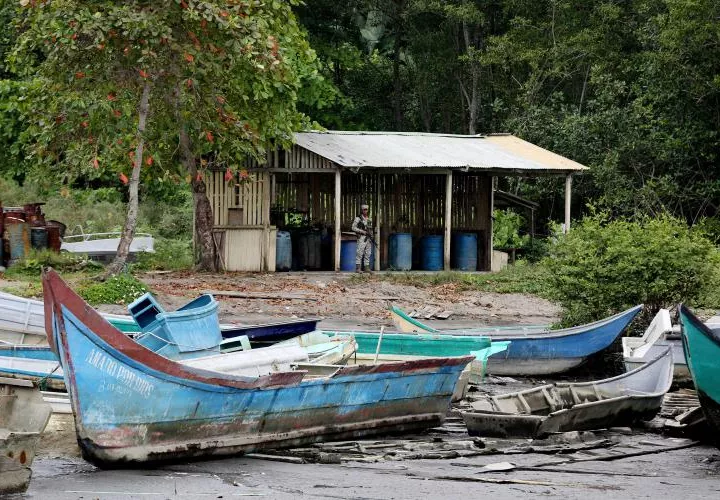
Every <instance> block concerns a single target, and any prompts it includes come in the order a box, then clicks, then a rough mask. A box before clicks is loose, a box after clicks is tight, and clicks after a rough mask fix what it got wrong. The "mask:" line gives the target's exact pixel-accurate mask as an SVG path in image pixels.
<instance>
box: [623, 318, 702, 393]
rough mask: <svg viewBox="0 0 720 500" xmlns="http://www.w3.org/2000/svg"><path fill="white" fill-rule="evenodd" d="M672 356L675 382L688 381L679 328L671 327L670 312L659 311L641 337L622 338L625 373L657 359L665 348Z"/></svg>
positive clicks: (688, 373)
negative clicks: (668, 349)
mask: <svg viewBox="0 0 720 500" xmlns="http://www.w3.org/2000/svg"><path fill="white" fill-rule="evenodd" d="M668 347H669V348H670V351H671V352H672V356H673V365H674V377H673V379H674V380H675V382H679V381H686V380H690V371H689V370H688V367H687V363H686V362H685V355H684V354H683V348H682V339H681V338H680V331H679V328H677V327H673V325H672V321H671V320H670V311H668V310H667V309H660V310H659V311H658V313H657V314H656V315H655V317H654V318H653V320H652V322H651V323H650V325H649V326H648V327H647V329H646V330H645V333H644V334H643V335H642V337H623V338H622V348H623V361H624V363H625V369H626V370H627V371H631V370H634V369H635V368H639V367H640V366H642V365H643V364H645V363H647V362H648V361H650V360H651V359H655V358H657V357H658V356H659V355H660V354H661V353H662V352H664V351H665V349H666V348H668Z"/></svg>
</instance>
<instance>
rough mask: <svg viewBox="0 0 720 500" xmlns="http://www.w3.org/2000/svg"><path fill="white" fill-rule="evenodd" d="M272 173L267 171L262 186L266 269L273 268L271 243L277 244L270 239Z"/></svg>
mask: <svg viewBox="0 0 720 500" xmlns="http://www.w3.org/2000/svg"><path fill="white" fill-rule="evenodd" d="M271 175H272V174H271V173H270V172H266V173H265V175H263V186H262V194H263V198H262V217H263V236H264V237H265V238H264V240H265V245H264V246H265V248H264V252H265V253H264V255H263V257H264V259H263V265H264V268H265V269H264V270H265V271H270V268H271V262H270V255H271V252H270V245H271V244H275V242H274V241H272V242H271V241H270V176H271Z"/></svg>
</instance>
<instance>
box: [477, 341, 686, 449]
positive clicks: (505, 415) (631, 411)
mask: <svg viewBox="0 0 720 500" xmlns="http://www.w3.org/2000/svg"><path fill="white" fill-rule="evenodd" d="M672 380H673V358H672V354H671V352H670V349H669V348H668V347H666V348H665V351H664V352H663V353H662V355H661V356H660V357H658V358H656V359H654V360H652V361H649V362H648V363H645V364H643V365H642V366H641V367H640V368H638V369H636V370H633V371H631V372H627V373H624V374H622V375H619V376H617V377H612V378H608V379H604V380H598V381H594V382H582V383H558V384H549V385H543V386H540V387H535V388H533V389H528V390H525V391H519V392H513V393H509V394H503V395H498V396H492V397H485V398H482V399H479V400H476V401H474V402H473V403H472V407H473V409H472V411H468V412H464V413H463V419H464V420H465V425H467V428H468V432H469V433H470V435H472V436H496V437H525V438H536V437H543V436H546V435H548V434H549V433H551V432H567V431H581V430H592V429H601V428H607V427H615V426H619V425H630V424H632V423H633V422H635V421H638V420H648V419H651V418H653V417H654V416H655V415H656V414H657V412H658V411H659V410H660V407H661V405H662V401H663V397H664V396H665V393H666V392H667V391H668V390H669V389H670V385H671V384H672Z"/></svg>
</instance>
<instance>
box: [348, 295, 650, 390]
mask: <svg viewBox="0 0 720 500" xmlns="http://www.w3.org/2000/svg"><path fill="white" fill-rule="evenodd" d="M642 308H643V306H642V305H638V306H635V307H633V308H631V309H628V310H627V311H623V312H621V313H618V314H615V315H614V316H610V317H608V318H605V319H602V320H600V321H595V322H594V323H588V324H586V325H582V326H576V327H573V328H565V329H562V330H543V331H525V330H523V329H522V328H520V329H518V330H512V329H507V330H502V331H486V332H485V333H484V334H483V336H487V337H489V338H490V339H492V341H493V342H494V341H499V342H510V345H509V346H508V348H507V349H506V350H505V351H503V352H500V353H497V354H495V355H493V356H491V357H490V359H488V365H487V369H488V373H490V374H492V375H516V376H532V375H549V374H554V373H562V372H566V371H568V370H570V369H572V368H575V367H577V366H579V365H581V364H582V363H583V362H585V361H586V360H587V359H588V358H589V357H590V356H592V355H594V354H597V353H598V352H600V351H602V350H604V349H606V348H607V347H608V346H610V344H612V343H613V342H614V341H615V339H617V338H618V337H619V336H620V334H621V333H622V332H623V330H624V329H625V328H626V327H627V326H628V325H629V324H630V322H631V321H632V320H633V318H635V316H636V315H637V314H638V313H639V312H640V311H641V310H642ZM343 333H348V334H351V335H355V337H356V338H357V336H358V335H359V333H360V332H352V331H350V332H343ZM433 335H438V336H440V335H452V336H453V337H463V336H464V337H470V338H473V337H477V336H478V332H477V331H475V330H472V331H459V330H452V331H448V332H437V333H434V334H433ZM359 344H362V342H359ZM361 349H362V347H361Z"/></svg>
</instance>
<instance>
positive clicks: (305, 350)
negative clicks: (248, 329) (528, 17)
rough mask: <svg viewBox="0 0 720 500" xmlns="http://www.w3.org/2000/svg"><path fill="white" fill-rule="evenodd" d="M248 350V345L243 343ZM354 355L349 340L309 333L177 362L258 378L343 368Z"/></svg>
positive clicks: (352, 346) (351, 343) (354, 345)
mask: <svg viewBox="0 0 720 500" xmlns="http://www.w3.org/2000/svg"><path fill="white" fill-rule="evenodd" d="M247 345H248V348H249V346H250V342H249V340H248V342H247ZM355 351H357V343H356V342H355V339H354V338H353V337H351V336H348V335H346V336H337V337H330V336H328V335H324V334H322V333H320V332H311V333H306V334H304V335H300V336H299V337H295V338H292V339H289V340H284V341H282V342H278V343H277V344H274V345H271V346H267V347H261V348H256V349H252V348H249V349H248V350H246V351H235V352H229V353H223V354H214V355H210V356H203V357H199V358H192V359H182V360H179V362H180V363H182V364H184V365H186V366H192V367H193V368H201V369H204V370H212V371H216V372H221V373H227V374H231V375H243V376H248V377H261V376H264V375H269V374H271V373H276V372H287V371H291V370H293V369H294V368H295V367H297V366H300V365H302V366H303V368H304V367H308V368H310V371H312V370H311V368H312V365H323V366H327V365H344V364H346V363H347V362H348V360H349V359H350V358H351V357H352V356H353V355H354V354H355Z"/></svg>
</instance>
